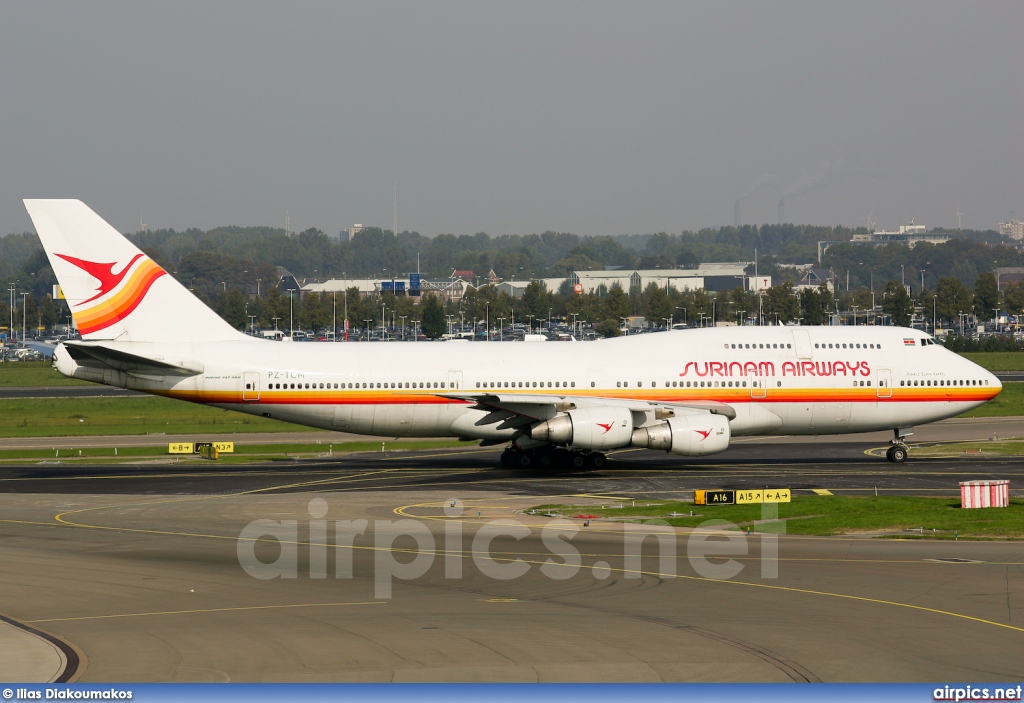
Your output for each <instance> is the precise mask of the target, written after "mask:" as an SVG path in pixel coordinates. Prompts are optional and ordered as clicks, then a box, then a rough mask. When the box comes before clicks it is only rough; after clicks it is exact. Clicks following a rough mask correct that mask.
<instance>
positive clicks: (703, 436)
mask: <svg viewBox="0 0 1024 703" xmlns="http://www.w3.org/2000/svg"><path fill="white" fill-rule="evenodd" d="M694 432H696V433H697V434H699V435H700V441H701V442H703V441H704V440H705V439H707V438H708V435H709V434H711V430H694Z"/></svg>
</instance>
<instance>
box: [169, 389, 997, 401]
mask: <svg viewBox="0 0 1024 703" xmlns="http://www.w3.org/2000/svg"><path fill="white" fill-rule="evenodd" d="M545 390H546V389H545ZM469 393H501V394H502V395H536V394H537V393H536V391H534V390H533V389H531V390H530V391H529V392H527V391H526V390H525V389H524V390H523V391H519V390H518V389H517V390H514V391H513V390H512V389H504V388H503V389H497V388H495V389H493V390H492V389H487V390H486V391H485V390H483V389H481V390H479V391H469ZM998 394H999V391H998V390H997V389H995V388H991V387H971V388H953V387H949V388H893V389H892V396H891V397H887V398H884V397H878V395H877V389H876V388H857V389H853V388H851V389H834V388H833V389H825V388H822V389H814V388H776V389H772V388H769V389H767V395H766V397H763V398H755V397H751V396H750V389H747V388H741V389H721V388H718V389H696V390H694V389H686V391H685V392H677V391H676V389H672V391H671V392H666V391H663V390H658V391H654V390H650V391H644V390H642V389H639V388H638V389H635V390H632V389H631V390H629V391H626V390H623V389H615V390H600V389H588V390H576V389H571V390H570V392H568V393H565V394H564V395H566V396H576V397H593V398H616V399H620V400H645V401H650V402H655V403H659V402H660V403H685V402H693V401H699V400H711V401H718V402H721V403H823V402H824V403H875V402H881V403H941V402H954V403H971V402H983V401H987V400H991V399H992V398H994V397H996V396H997V395H998ZM161 395H166V396H168V397H171V398H177V399H179V400H186V401H190V402H193V403H221V404H246V405H260V404H267V405H445V404H449V403H454V404H470V403H471V401H458V400H450V399H448V398H443V397H440V396H436V395H428V394H422V395H420V394H411V393H404V392H374V393H368V392H365V391H340V390H333V389H332V390H330V391H328V390H326V389H325V390H315V391H314V390H310V391H304V392H301V393H299V392H296V391H291V390H289V391H277V390H263V391H260V398H259V400H244V401H243V400H242V392H241V391H176V390H172V391H167V392H165V393H161ZM547 395H562V394H561V393H551V394H547Z"/></svg>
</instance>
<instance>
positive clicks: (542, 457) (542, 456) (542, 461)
mask: <svg viewBox="0 0 1024 703" xmlns="http://www.w3.org/2000/svg"><path fill="white" fill-rule="evenodd" d="M536 461H537V466H539V467H541V468H542V469H550V468H551V467H552V466H553V465H554V463H555V457H554V455H553V454H552V453H551V452H538V453H537V458H536Z"/></svg>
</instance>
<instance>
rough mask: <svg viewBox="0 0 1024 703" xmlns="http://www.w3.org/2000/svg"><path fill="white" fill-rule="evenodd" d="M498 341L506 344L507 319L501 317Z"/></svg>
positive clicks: (499, 319)
mask: <svg viewBox="0 0 1024 703" xmlns="http://www.w3.org/2000/svg"><path fill="white" fill-rule="evenodd" d="M498 341H499V342H504V341H505V318H504V317H499V318H498Z"/></svg>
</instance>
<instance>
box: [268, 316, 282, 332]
mask: <svg viewBox="0 0 1024 703" xmlns="http://www.w3.org/2000/svg"><path fill="white" fill-rule="evenodd" d="M270 319H271V320H273V321H274V331H275V332H277V321H278V320H280V319H281V318H280V317H272V318H270Z"/></svg>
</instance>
